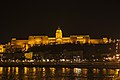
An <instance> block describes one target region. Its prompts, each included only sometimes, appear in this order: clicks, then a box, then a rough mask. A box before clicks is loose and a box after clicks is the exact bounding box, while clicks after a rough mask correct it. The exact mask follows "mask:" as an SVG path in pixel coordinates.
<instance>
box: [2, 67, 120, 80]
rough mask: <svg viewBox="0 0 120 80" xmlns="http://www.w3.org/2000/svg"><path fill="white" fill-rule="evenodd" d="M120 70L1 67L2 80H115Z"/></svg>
mask: <svg viewBox="0 0 120 80" xmlns="http://www.w3.org/2000/svg"><path fill="white" fill-rule="evenodd" d="M115 77H116V78H118V77H120V75H119V69H95V68H94V69H87V68H54V67H47V68H46V67H0V80H114V79H115Z"/></svg>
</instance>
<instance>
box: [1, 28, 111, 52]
mask: <svg viewBox="0 0 120 80" xmlns="http://www.w3.org/2000/svg"><path fill="white" fill-rule="evenodd" d="M108 42H109V40H108V38H103V39H90V36H89V35H70V36H68V37H64V36H63V34H62V30H61V29H60V27H58V29H57V30H56V33H55V37H48V36H43V35H41V36H29V37H28V40H17V39H16V38H12V40H11V42H9V45H8V46H12V48H22V51H27V49H28V48H29V47H32V46H35V45H37V46H40V45H53V44H66V43H74V44H106V43H108ZM3 51H4V50H3V49H2V48H1V52H3Z"/></svg>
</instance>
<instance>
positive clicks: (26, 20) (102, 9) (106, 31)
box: [0, 0, 120, 43]
mask: <svg viewBox="0 0 120 80" xmlns="http://www.w3.org/2000/svg"><path fill="white" fill-rule="evenodd" d="M58 26H60V28H61V29H62V30H63V36H69V35H70V34H89V35H90V36H91V37H93V38H101V37H112V38H120V1H119V0H118V1H117V0H107V1H106V0H88V1H87V0H73V1H70V0H58V1H57V0H48V1H44V0H43V1H41V0H39V2H38V1H34V0H31V1H27V0H19V1H16V2H14V1H13V2H12V1H11V0H9V2H3V3H2V2H1V3H0V43H7V42H8V41H10V40H11V38H12V37H16V38H17V39H27V38H28V36H29V35H48V36H55V30H56V29H57V27H58Z"/></svg>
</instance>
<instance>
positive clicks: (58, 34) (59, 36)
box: [55, 27, 62, 44]
mask: <svg viewBox="0 0 120 80" xmlns="http://www.w3.org/2000/svg"><path fill="white" fill-rule="evenodd" d="M55 36H56V42H57V43H58V44H61V43H62V30H61V29H60V27H58V29H57V30H56V35H55Z"/></svg>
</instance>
